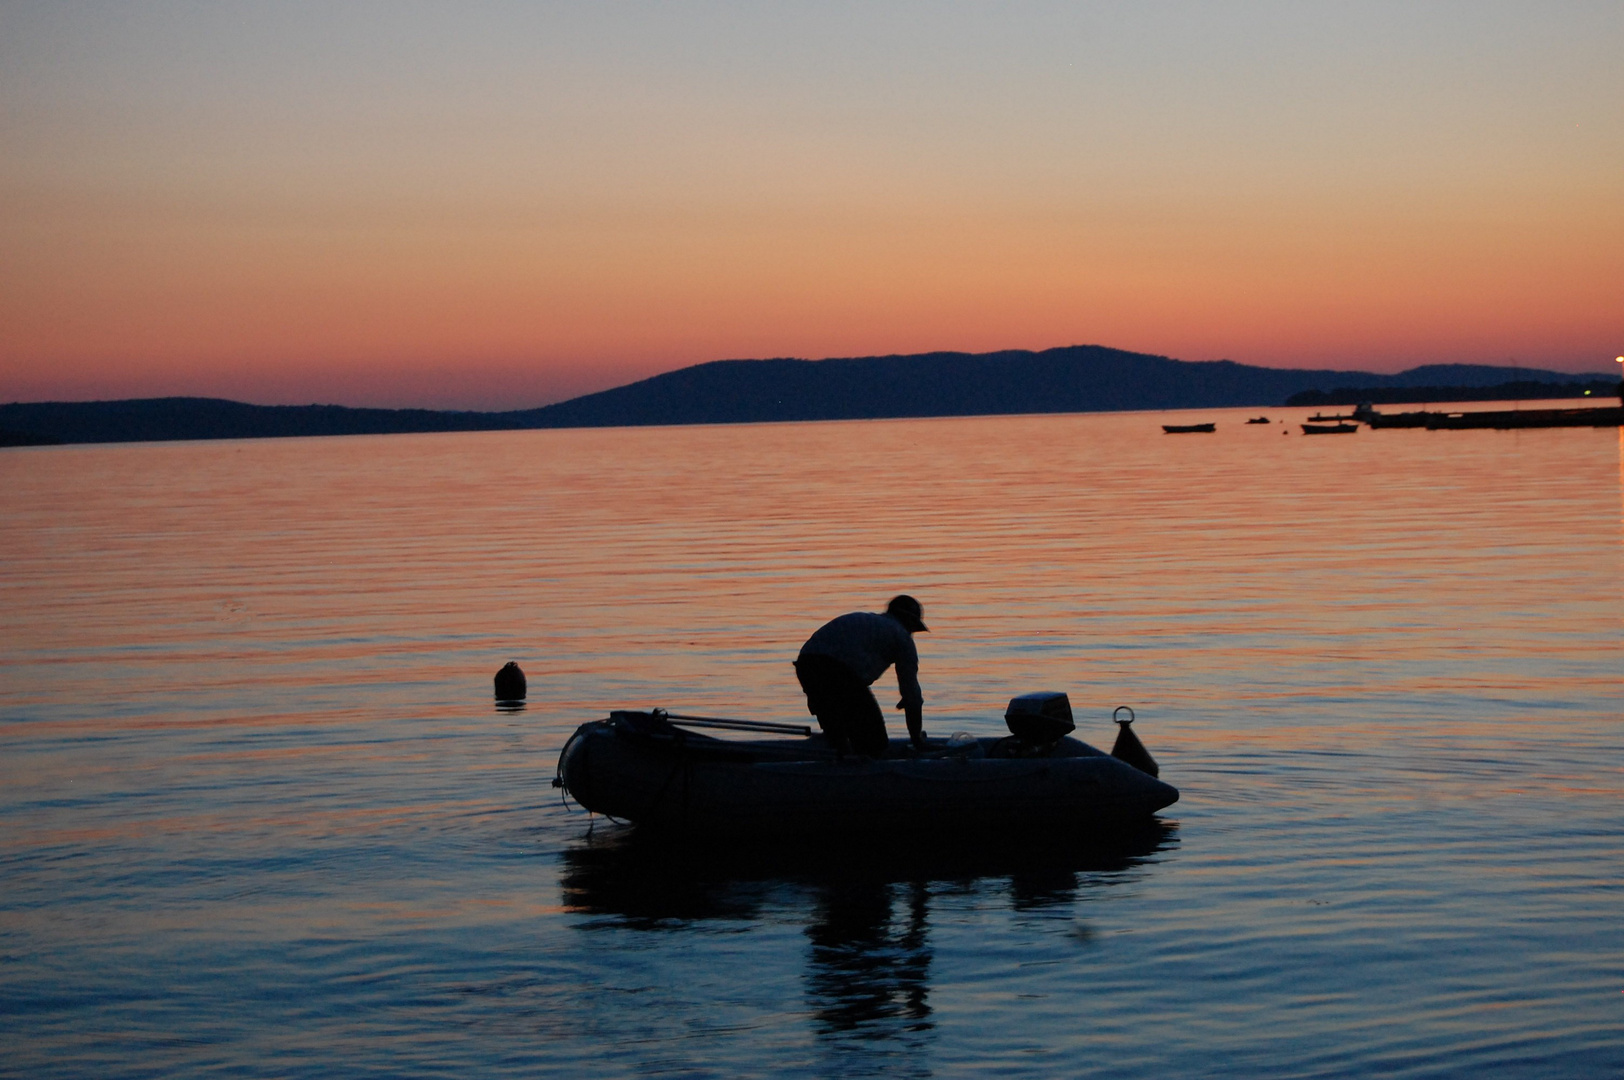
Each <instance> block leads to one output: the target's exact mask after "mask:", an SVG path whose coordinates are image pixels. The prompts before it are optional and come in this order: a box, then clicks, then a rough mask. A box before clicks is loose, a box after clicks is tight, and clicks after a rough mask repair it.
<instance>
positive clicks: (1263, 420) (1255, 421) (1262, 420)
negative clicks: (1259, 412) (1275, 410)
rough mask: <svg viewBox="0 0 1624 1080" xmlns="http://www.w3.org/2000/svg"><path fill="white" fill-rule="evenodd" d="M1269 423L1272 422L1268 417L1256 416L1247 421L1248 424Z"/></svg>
mask: <svg viewBox="0 0 1624 1080" xmlns="http://www.w3.org/2000/svg"><path fill="white" fill-rule="evenodd" d="M1269 422H1270V420H1269V418H1268V417H1267V416H1254V417H1252V419H1250V420H1248V421H1247V423H1248V424H1267V423H1269Z"/></svg>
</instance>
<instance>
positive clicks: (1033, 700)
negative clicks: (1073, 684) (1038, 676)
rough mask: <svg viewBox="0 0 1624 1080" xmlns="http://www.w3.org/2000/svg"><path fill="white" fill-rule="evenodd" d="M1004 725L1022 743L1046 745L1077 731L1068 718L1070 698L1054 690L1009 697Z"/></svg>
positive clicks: (1069, 717)
mask: <svg viewBox="0 0 1624 1080" xmlns="http://www.w3.org/2000/svg"><path fill="white" fill-rule="evenodd" d="M1004 724H1005V726H1006V727H1008V728H1009V731H1010V734H1012V735H1014V736H1015V737H1016V738H1017V739H1019V740H1020V741H1021V742H1023V743H1028V744H1030V745H1032V746H1046V745H1048V744H1049V743H1052V742H1056V741H1058V740H1059V739H1061V738H1064V737H1065V736H1067V735H1069V734H1071V733H1072V732H1073V731H1075V730H1077V725H1076V724H1075V723H1073V722H1072V719H1071V699H1070V698H1068V697H1067V696H1066V695H1065V694H1063V693H1060V692H1058V691H1054V690H1046V691H1041V692H1039V693H1035V694H1022V695H1020V696H1019V697H1016V698H1011V699H1010V702H1009V708H1007V709H1005V710H1004Z"/></svg>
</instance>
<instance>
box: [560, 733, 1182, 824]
mask: <svg viewBox="0 0 1624 1080" xmlns="http://www.w3.org/2000/svg"><path fill="white" fill-rule="evenodd" d="M1005 742H1007V740H998V739H982V740H977V742H976V743H975V744H974V745H965V746H962V747H958V748H950V747H947V746H946V745H945V744H938V745H937V747H934V748H933V750H932V751H931V752H929V753H927V754H925V755H917V754H913V753H912V752H910V750H909V749H908V744H907V742H906V741H905V740H896V741H895V742H893V744H892V745H893V755H892V756H889V757H886V758H884V759H880V760H871V759H863V758H850V757H848V758H846V759H845V760H836V759H835V757H834V755H833V754H832V753H830V752H829V751H828V750H827V747H826V744H825V743H824V742H823V739H822V737H821V736H813V737H811V738H808V739H794V740H786V739H778V740H760V741H754V742H745V741H733V740H725V741H724V740H720V739H712V738H708V737H706V736H702V735H695V734H693V733H691V732H677V733H676V734H672V735H668V734H657V733H656V734H650V733H648V732H647V731H638V730H636V728H635V726H634V725H633V724H632V723H628V722H623V721H621V720H619V719H610V720H600V721H595V722H593V723H590V724H584V725H582V726H581V727H580V729H578V730H577V731H576V733H575V735H574V736H572V738H571V739H570V741H569V743H568V744H567V745H566V746H565V748H564V752H563V753H562V754H561V755H560V760H559V782H560V784H561V786H562V787H563V788H564V789H565V790H566V791H568V792H569V794H570V795H571V796H572V797H573V798H574V799H575V800H576V801H577V802H578V803H580V804H581V805H582V806H583V807H585V808H586V809H588V810H592V811H595V812H597V813H601V814H605V815H607V816H609V817H612V818H618V819H622V820H626V821H630V822H634V823H636V824H638V825H639V826H643V827H647V828H650V829H655V830H671V831H678V832H688V833H697V834H707V835H716V834H742V835H761V836H813V835H852V834H869V833H872V832H873V831H874V830H884V831H886V832H887V833H891V834H897V833H910V832H921V833H931V834H934V835H942V834H943V830H951V831H954V832H958V833H962V834H970V833H981V832H993V833H1004V834H1007V833H1010V832H1011V831H1016V832H1021V831H1028V832H1029V831H1033V830H1037V831H1044V832H1051V833H1052V832H1097V831H1102V830H1109V829H1112V828H1114V827H1117V826H1120V825H1123V824H1127V823H1133V822H1143V821H1145V820H1146V819H1148V818H1149V817H1150V816H1151V815H1152V814H1154V813H1155V812H1156V811H1158V810H1160V809H1162V808H1164V807H1166V806H1170V805H1172V804H1173V803H1174V802H1176V801H1177V800H1178V791H1177V789H1175V788H1173V787H1172V786H1171V785H1169V784H1166V783H1163V782H1162V781H1160V780H1158V779H1156V778H1155V777H1152V776H1149V775H1147V774H1146V773H1143V772H1140V771H1139V770H1138V769H1135V768H1134V767H1132V766H1131V765H1128V764H1126V763H1124V762H1122V761H1119V760H1117V759H1116V758H1113V757H1111V756H1109V755H1107V754H1104V753H1101V752H1100V751H1099V750H1096V749H1095V748H1093V747H1091V746H1088V745H1087V744H1085V743H1082V742H1079V741H1077V740H1076V739H1070V738H1066V739H1062V740H1060V742H1059V743H1057V744H1056V745H1055V746H1054V747H1053V748H1052V749H1051V750H1050V751H1049V752H1048V753H1047V754H1046V755H1044V756H1041V757H1039V756H1031V757H995V756H989V755H990V754H994V753H998V752H999V748H1000V746H1001V745H1002V744H1003V743H1005Z"/></svg>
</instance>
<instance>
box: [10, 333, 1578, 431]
mask: <svg viewBox="0 0 1624 1080" xmlns="http://www.w3.org/2000/svg"><path fill="white" fill-rule="evenodd" d="M1513 375H1514V376H1515V377H1516V379H1517V380H1520V381H1527V382H1537V383H1568V382H1572V381H1573V380H1574V378H1575V377H1574V376H1572V375H1566V374H1562V373H1559V372H1554V371H1534V370H1530V369H1528V368H1516V369H1513V368H1508V367H1496V366H1490V365H1480V364H1430V365H1426V366H1423V367H1417V368H1412V369H1410V370H1409V371H1405V372H1401V373H1400V374H1397V375H1375V374H1372V373H1369V372H1362V371H1321V370H1312V369H1288V368H1264V367H1254V366H1251V365H1247V364H1237V363H1235V362H1233V361H1230V360H1210V361H1198V362H1190V361H1182V360H1172V359H1169V358H1167V357H1164V356H1148V355H1145V354H1142V353H1131V352H1124V351H1122V350H1119V349H1108V348H1105V347H1103V346H1098V345H1074V346H1069V347H1066V348H1059V349H1048V350H1045V351H1043V352H1027V351H1017V350H1011V351H1005V352H995V353H956V352H938V353H922V354H915V355H908V356H870V357H852V358H840V359H831V360H794V359H773V360H717V361H712V362H710V363H705V364H696V365H694V366H692V367H686V368H682V369H680V370H677V371H671V372H666V373H664V374H661V375H655V376H653V377H651V378H648V379H643V380H641V381H639V382H634V383H629V384H627V385H625V386H619V387H615V388H614V389H612V390H604V391H601V392H599V393H595V394H587V395H585V396H583V397H578V398H573V399H571V400H569V401H562V402H559V403H557V404H555V405H547V406H544V407H542V408H539V409H522V410H516V411H510V412H456V411H436V410H432V409H352V408H348V407H345V406H340V405H247V404H243V403H241V402H235V401H224V400H220V399H216V398H144V399H134V400H126V401H90V402H34V403H14V404H9V405H0V440H3V439H4V438H5V437H6V436H7V435H9V436H11V437H12V438H13V439H14V440H15V441H33V442H41V441H44V442H52V441H54V442H64V443H69V442H131V441H153V440H168V439H223V438H265V437H274V436H298V435H305V436H309V435H366V434H394V433H404V432H435V431H496V430H514V429H526V428H563V427H630V426H643V425H657V424H728V423H762V422H771V421H786V420H859V419H880V418H885V417H923V416H984V415H1003V414H1012V413H1056V412H1096V411H1114V410H1126V409H1194V408H1218V407H1232V406H1277V405H1279V404H1281V403H1282V402H1284V401H1285V400H1286V399H1287V398H1290V397H1291V396H1292V395H1294V394H1301V393H1304V392H1306V391H1322V392H1334V391H1337V390H1346V389H1347V388H1349V387H1361V388H1364V387H1371V388H1376V387H1387V388H1404V387H1429V388H1442V389H1449V388H1453V389H1456V390H1458V391H1460V392H1461V394H1462V396H1463V397H1469V396H1471V395H1470V393H1469V391H1470V389H1471V388H1474V387H1490V386H1496V385H1499V384H1502V383H1506V382H1508V381H1511V380H1510V377H1511V376H1513ZM1434 400H1443V399H1442V398H1436V399H1434Z"/></svg>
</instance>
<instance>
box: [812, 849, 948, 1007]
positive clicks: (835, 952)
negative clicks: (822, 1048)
mask: <svg viewBox="0 0 1624 1080" xmlns="http://www.w3.org/2000/svg"><path fill="white" fill-rule="evenodd" d="M929 895H930V894H929V892H928V890H927V889H926V887H925V884H924V883H923V882H918V881H916V882H911V883H907V884H891V883H887V882H883V881H842V882H836V883H830V884H825V885H821V886H819V887H818V890H817V899H816V902H815V904H814V906H813V916H812V923H811V925H809V926H808V927H807V928H806V936H807V938H808V939H809V940H810V941H811V942H812V955H811V962H810V964H809V965H808V968H807V974H806V987H807V997H808V999H809V1004H810V1006H811V1011H812V1015H813V1017H814V1018H815V1019H816V1021H817V1024H818V1026H819V1028H820V1029H821V1030H823V1031H826V1032H831V1033H833V1032H857V1033H861V1034H865V1035H871V1036H881V1037H883V1036H886V1035H890V1034H895V1033H896V1031H898V1030H901V1031H924V1030H928V1029H929V1028H930V1027H931V1026H932V1024H931V1021H930V1004H929V1002H928V998H929V996H930V989H929V983H930V956H931V952H930V943H929V934H928V930H929ZM899 896H900V897H901V898H902V899H903V901H904V908H903V915H902V917H901V918H900V919H898V918H897V917H896V914H895V912H894V911H893V907H894V904H895V901H896V899H897V898H898V897H899Z"/></svg>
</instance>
